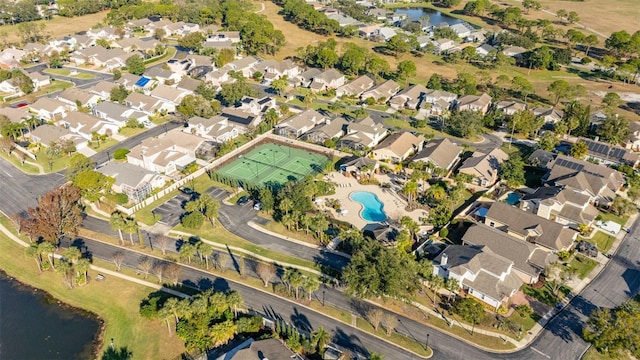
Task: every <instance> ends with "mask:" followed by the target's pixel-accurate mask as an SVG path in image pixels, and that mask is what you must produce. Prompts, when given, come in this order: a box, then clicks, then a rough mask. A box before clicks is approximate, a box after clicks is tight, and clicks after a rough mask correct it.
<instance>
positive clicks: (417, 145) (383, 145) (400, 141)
mask: <svg viewBox="0 0 640 360" xmlns="http://www.w3.org/2000/svg"><path fill="white" fill-rule="evenodd" d="M423 143H424V136H422V135H419V136H415V135H413V134H412V133H410V132H408V131H403V132H395V133H393V134H391V135H389V136H387V137H386V138H385V139H384V140H382V141H381V142H380V143H379V144H378V145H376V147H375V148H374V149H373V151H372V154H373V158H374V159H376V160H380V161H391V162H392V163H394V164H398V163H401V162H402V161H404V160H405V159H406V158H408V157H409V156H411V155H412V154H415V153H417V152H419V151H420V150H422V144H423Z"/></svg>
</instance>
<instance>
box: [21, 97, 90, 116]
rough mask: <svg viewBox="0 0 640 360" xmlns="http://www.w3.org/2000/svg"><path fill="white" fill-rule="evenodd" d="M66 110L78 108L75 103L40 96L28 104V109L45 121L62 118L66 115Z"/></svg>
mask: <svg viewBox="0 0 640 360" xmlns="http://www.w3.org/2000/svg"><path fill="white" fill-rule="evenodd" d="M68 110H78V108H77V106H76V105H75V104H73V105H69V104H65V103H63V102H61V101H58V100H54V99H51V98H48V97H41V98H39V99H38V100H36V102H34V103H33V104H31V105H29V111H30V112H31V113H33V114H36V116H38V117H39V118H40V119H42V120H45V121H52V120H59V119H62V118H63V117H65V116H66V115H67V111H68Z"/></svg>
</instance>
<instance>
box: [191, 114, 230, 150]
mask: <svg viewBox="0 0 640 360" xmlns="http://www.w3.org/2000/svg"><path fill="white" fill-rule="evenodd" d="M188 124H189V126H188V127H187V128H184V129H183V131H185V132H189V133H191V134H195V135H198V136H200V137H203V138H205V139H211V140H213V141H215V142H216V143H219V144H222V143H225V142H227V141H229V140H231V139H235V138H236V137H238V135H239V134H240V132H239V131H238V128H237V127H235V126H233V124H231V123H229V119H228V118H226V117H224V116H220V115H217V116H213V117H210V118H208V119H205V118H203V117H200V116H194V117H192V118H190V119H189V122H188Z"/></svg>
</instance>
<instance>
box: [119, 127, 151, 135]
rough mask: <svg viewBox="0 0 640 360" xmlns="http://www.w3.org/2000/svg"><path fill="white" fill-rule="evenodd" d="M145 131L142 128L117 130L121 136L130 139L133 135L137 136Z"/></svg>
mask: <svg viewBox="0 0 640 360" xmlns="http://www.w3.org/2000/svg"><path fill="white" fill-rule="evenodd" d="M146 130H147V129H146V128H144V127H142V128H129V127H122V128H120V129H119V130H118V133H119V134H120V135H122V136H125V137H132V136H135V135H138V134H140V133H143V132H145V131H146Z"/></svg>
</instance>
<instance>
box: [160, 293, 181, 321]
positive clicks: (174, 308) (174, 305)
mask: <svg viewBox="0 0 640 360" xmlns="http://www.w3.org/2000/svg"><path fill="white" fill-rule="evenodd" d="M179 304H180V299H178V298H177V297H171V298H168V299H167V301H165V303H164V306H163V308H166V309H167V310H168V311H171V313H172V314H173V316H174V317H175V318H176V325H177V324H178V321H180V320H179V314H178V312H179V311H180V305H179Z"/></svg>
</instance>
